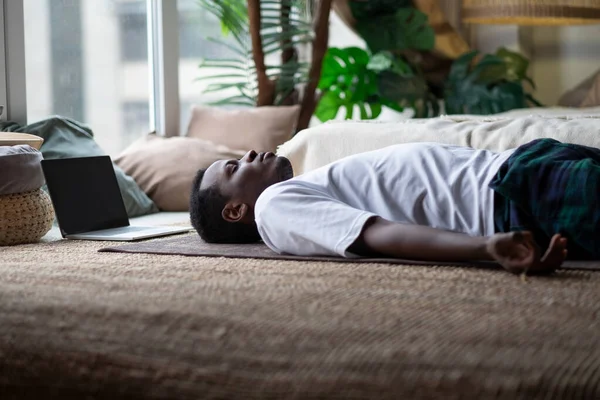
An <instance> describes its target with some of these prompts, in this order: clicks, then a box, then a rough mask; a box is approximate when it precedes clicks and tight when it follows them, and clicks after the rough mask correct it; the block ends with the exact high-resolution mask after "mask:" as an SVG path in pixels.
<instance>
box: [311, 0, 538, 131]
mask: <svg viewBox="0 0 600 400" xmlns="http://www.w3.org/2000/svg"><path fill="white" fill-rule="evenodd" d="M341 1H344V0H341ZM345 1H346V2H347V3H348V5H349V8H350V10H351V12H352V17H353V22H352V28H354V29H355V31H356V32H357V33H358V34H359V35H360V36H361V37H362V38H363V39H364V40H365V43H366V45H367V50H361V49H358V48H347V49H338V48H330V49H328V51H327V54H326V55H325V60H324V63H323V71H322V75H321V80H320V82H319V89H320V90H321V93H322V97H321V99H320V102H319V104H318V106H317V109H316V112H315V115H316V116H317V117H318V118H319V119H320V120H321V121H327V120H329V119H332V118H335V117H336V115H337V113H338V110H339V109H340V108H343V109H345V110H346V113H345V116H346V118H352V116H353V115H354V112H355V111H356V110H358V111H359V112H360V117H361V119H372V118H376V117H377V116H378V115H379V113H380V112H381V109H382V106H387V107H389V108H392V109H394V110H397V111H402V110H403V109H405V108H411V109H413V110H414V115H415V117H420V118H422V117H433V116H437V115H439V114H440V113H441V112H442V111H445V112H446V113H448V114H457V113H469V114H491V113H497V112H502V111H507V110H510V109H514V108H522V107H527V106H528V105H529V104H534V105H540V104H539V102H537V101H536V100H535V99H534V98H533V97H532V96H531V95H530V94H528V93H527V92H526V90H525V87H524V83H525V82H528V83H529V84H530V85H531V86H533V87H534V85H533V81H532V80H531V79H530V78H529V77H528V76H527V68H528V64H529V63H528V61H527V59H526V58H525V57H523V56H522V55H520V54H518V53H515V52H511V51H509V50H507V49H504V48H502V49H500V50H498V52H497V53H496V54H487V55H483V56H482V55H480V54H479V53H477V52H467V53H465V54H463V55H462V56H460V57H458V58H457V59H456V60H454V61H452V60H448V61H447V63H446V64H445V65H444V67H445V68H446V72H444V73H443V74H442V75H443V79H441V80H440V79H436V80H434V79H432V78H431V76H429V75H428V74H427V71H425V68H424V65H423V63H424V59H425V58H426V57H427V55H429V54H430V53H432V50H433V48H434V45H435V32H434V30H433V29H432V27H431V26H430V25H429V22H428V17H427V15H426V14H425V13H424V12H422V11H420V10H418V9H417V8H415V7H414V6H413V4H412V1H410V0H406V1H404V0H398V1H394V0H370V1H359V0H345ZM465 46H466V45H465Z"/></svg>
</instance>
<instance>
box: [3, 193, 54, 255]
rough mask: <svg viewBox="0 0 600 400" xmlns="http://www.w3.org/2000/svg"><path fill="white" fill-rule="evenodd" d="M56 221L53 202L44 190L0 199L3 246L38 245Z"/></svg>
mask: <svg viewBox="0 0 600 400" xmlns="http://www.w3.org/2000/svg"><path fill="white" fill-rule="evenodd" d="M53 221H54V208H52V202H51V201H50V197H49V196H48V195H47V194H46V192H44V191H43V190H41V189H38V190H34V191H32V192H27V193H16V194H8V195H4V196H0V246H7V245H15V244H23V243H34V242H37V241H39V240H40V239H41V238H42V236H44V235H45V234H46V233H47V232H48V231H49V230H50V228H52V222H53Z"/></svg>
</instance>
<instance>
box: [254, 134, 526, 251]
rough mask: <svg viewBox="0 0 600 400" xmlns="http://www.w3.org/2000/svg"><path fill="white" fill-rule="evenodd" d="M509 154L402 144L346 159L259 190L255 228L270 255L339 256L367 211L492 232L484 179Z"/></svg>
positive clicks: (473, 233)
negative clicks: (274, 252) (261, 191)
mask: <svg viewBox="0 0 600 400" xmlns="http://www.w3.org/2000/svg"><path fill="white" fill-rule="evenodd" d="M513 151H514V150H508V151H505V152H502V153H494V152H491V151H487V150H476V149H471V148H466V147H459V146H451V145H444V144H439V143H410V144H399V145H394V146H390V147H386V148H383V149H380V150H375V151H370V152H366V153H361V154H357V155H353V156H349V157H346V158H344V159H341V160H339V161H336V162H334V163H331V164H329V165H326V166H324V167H321V168H319V169H316V170H314V171H311V172H308V173H306V174H303V175H300V176H298V177H295V178H292V179H290V180H288V181H285V182H281V183H278V184H276V185H273V186H271V187H269V188H268V189H267V190H265V191H264V192H263V193H262V194H261V195H260V196H259V198H258V200H257V202H256V208H255V210H254V212H255V217H256V224H257V227H258V231H259V233H260V236H261V237H262V239H263V240H264V242H265V243H266V244H267V245H268V246H269V247H270V248H271V249H272V250H274V251H276V252H278V253H282V254H283V253H287V254H295V255H314V256H317V255H328V256H331V255H341V256H344V257H354V255H353V254H352V253H350V252H348V251H347V250H348V247H350V245H352V243H354V241H355V240H356V239H357V238H358V237H359V235H360V233H361V231H362V228H363V226H364V224H365V223H366V222H367V220H368V219H369V218H371V217H373V216H380V217H382V218H385V219H387V220H390V221H395V222H399V223H406V224H413V225H426V226H430V227H433V228H439V229H444V230H449V231H455V232H463V233H466V234H468V235H471V236H481V235H485V236H487V235H492V234H493V233H494V220H493V218H494V216H493V214H494V213H493V210H494V195H493V190H492V189H490V188H489V187H488V184H489V182H490V181H491V180H492V178H493V176H494V175H495V173H496V172H497V171H498V169H499V168H500V166H501V165H502V163H503V162H504V161H505V160H506V159H507V158H508V157H509V156H510V155H511V154H512V152H513Z"/></svg>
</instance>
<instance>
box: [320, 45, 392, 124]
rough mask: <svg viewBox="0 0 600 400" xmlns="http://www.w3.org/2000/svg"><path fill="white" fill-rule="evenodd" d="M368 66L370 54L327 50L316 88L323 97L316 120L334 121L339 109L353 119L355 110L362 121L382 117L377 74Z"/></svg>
mask: <svg viewBox="0 0 600 400" xmlns="http://www.w3.org/2000/svg"><path fill="white" fill-rule="evenodd" d="M369 62H370V60H369V54H368V53H367V52H366V51H364V50H362V49H360V48H357V47H350V48H345V49H340V48H336V47H332V48H329V49H328V50H327V53H326V54H325V57H324V59H323V67H322V74H321V79H320V81H319V84H318V88H319V89H321V91H322V92H323V95H322V97H321V100H320V101H319V104H318V105H317V110H316V111H315V115H316V116H317V118H319V119H320V120H321V121H327V120H329V119H332V118H335V116H336V115H337V112H338V110H339V108H340V107H344V108H345V109H346V118H352V115H353V112H354V108H355V107H356V106H357V107H358V109H359V111H360V115H361V118H376V117H377V116H378V115H379V114H380V113H381V104H380V103H379V100H378V98H379V97H378V96H377V79H376V74H375V72H374V71H371V70H369V69H367V65H368V64H369Z"/></svg>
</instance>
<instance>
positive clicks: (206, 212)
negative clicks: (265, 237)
mask: <svg viewBox="0 0 600 400" xmlns="http://www.w3.org/2000/svg"><path fill="white" fill-rule="evenodd" d="M205 172H206V169H201V170H199V171H198V173H197V174H196V177H195V178H194V182H193V184H192V193H191V196H190V220H191V222H192V226H193V227H194V229H196V231H197V232H198V234H199V235H200V237H201V238H202V239H203V240H204V241H206V242H208V243H254V242H258V241H259V240H260V235H259V234H258V230H257V229H256V224H244V223H233V222H228V221H225V219H224V218H223V216H222V212H223V208H224V207H225V204H227V201H228V200H229V199H227V198H226V197H225V196H223V195H222V194H221V193H220V192H219V190H218V188H217V187H216V186H214V185H213V186H210V187H208V188H206V189H200V185H201V184H202V179H203V178H204V173H205Z"/></svg>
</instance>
